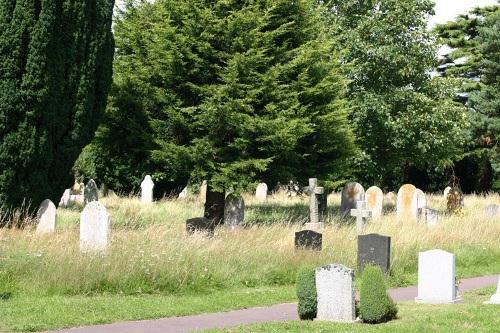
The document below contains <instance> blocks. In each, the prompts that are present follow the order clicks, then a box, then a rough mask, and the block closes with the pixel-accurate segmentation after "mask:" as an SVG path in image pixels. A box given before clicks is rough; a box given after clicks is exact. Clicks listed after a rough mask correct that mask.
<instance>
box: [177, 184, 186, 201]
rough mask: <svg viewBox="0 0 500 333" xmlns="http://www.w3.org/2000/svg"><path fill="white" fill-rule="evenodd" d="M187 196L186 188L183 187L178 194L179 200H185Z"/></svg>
mask: <svg viewBox="0 0 500 333" xmlns="http://www.w3.org/2000/svg"><path fill="white" fill-rule="evenodd" d="M187 196H188V187H187V186H186V187H184V189H183V190H182V192H181V193H179V199H185V198H187Z"/></svg>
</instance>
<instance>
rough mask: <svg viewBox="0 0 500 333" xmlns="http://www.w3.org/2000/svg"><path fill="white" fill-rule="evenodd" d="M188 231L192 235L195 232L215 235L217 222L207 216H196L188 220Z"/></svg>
mask: <svg viewBox="0 0 500 333" xmlns="http://www.w3.org/2000/svg"><path fill="white" fill-rule="evenodd" d="M186 231H187V233H188V235H192V234H194V233H195V232H201V233H206V234H208V235H209V236H213V234H214V231H215V223H214V221H210V220H209V219H207V218H206V217H195V218H192V219H188V220H187V221H186Z"/></svg>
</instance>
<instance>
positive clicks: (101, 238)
mask: <svg viewBox="0 0 500 333" xmlns="http://www.w3.org/2000/svg"><path fill="white" fill-rule="evenodd" d="M110 242H111V217H110V216H109V215H108V212H107V211H106V207H104V205H103V204H101V203H100V202H98V201H92V202H89V203H88V204H87V205H86V206H85V208H84V209H83V211H82V213H81V214H80V251H82V252H103V251H106V249H107V248H108V246H109V243H110Z"/></svg>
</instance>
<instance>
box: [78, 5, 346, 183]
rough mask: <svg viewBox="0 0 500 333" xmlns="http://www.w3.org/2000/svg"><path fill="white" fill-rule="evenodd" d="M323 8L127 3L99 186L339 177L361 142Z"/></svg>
mask: <svg viewBox="0 0 500 333" xmlns="http://www.w3.org/2000/svg"><path fill="white" fill-rule="evenodd" d="M320 9H321V7H320V6H318V5H316V4H315V3H314V1H312V0H300V1H294V2H290V1H286V0H255V1H248V2H241V1H221V0H219V1H205V0H195V1H187V0H182V1H174V0H161V1H156V2H154V3H149V2H145V1H128V2H127V6H126V10H125V11H124V12H123V13H122V14H121V15H119V17H118V19H117V21H116V25H115V38H116V44H117V52H116V57H115V77H114V85H113V90H112V97H111V98H110V106H109V108H108V110H107V115H108V117H106V119H105V122H104V124H103V125H102V127H101V128H100V129H99V131H98V134H97V137H96V140H95V141H94V142H93V146H94V147H93V148H92V149H89V152H91V154H90V155H88V156H90V157H91V158H92V159H93V160H94V162H93V163H95V164H96V168H95V170H97V173H98V178H100V179H108V181H109V182H111V183H110V184H108V185H109V186H110V187H111V188H113V187H115V186H121V187H122V188H124V189H125V188H129V189H130V187H131V186H132V184H125V183H124V181H123V180H124V179H126V178H131V179H135V177H136V176H135V174H134V171H136V170H138V171H137V173H142V174H144V173H146V171H147V172H148V173H149V172H150V173H152V175H153V178H154V180H155V182H158V183H163V184H167V185H166V186H167V187H168V186H170V187H180V186H181V185H182V184H185V182H187V181H188V180H190V181H192V182H201V180H203V179H206V180H208V181H209V184H210V185H211V186H212V187H213V188H214V189H215V190H216V191H218V192H220V191H222V189H226V190H230V191H235V192H238V191H242V190H244V189H246V188H248V187H249V186H251V185H253V184H254V183H255V182H257V181H259V180H265V181H267V182H268V183H276V182H277V181H281V182H282V183H287V182H288V181H289V180H290V179H298V178H300V179H301V180H306V179H307V178H308V177H310V176H315V177H319V178H324V179H325V180H328V179H332V180H334V179H336V178H339V177H341V176H340V175H341V171H339V170H342V169H344V168H343V167H344V166H346V165H347V157H348V156H349V155H351V154H352V152H353V151H354V144H353V136H352V133H351V130H350V127H349V125H348V123H347V107H346V102H345V100H344V97H345V96H344V95H345V88H346V81H345V79H344V78H343V76H342V72H341V70H340V63H339V56H338V53H337V52H336V51H335V50H334V46H335V43H336V41H335V39H334V36H333V35H331V33H330V31H329V28H328V25H327V22H325V20H324V19H323V18H322V15H321V14H322V13H321V10H320ZM145 27H146V28H145ZM114 127H119V128H120V130H119V131H118V132H116V131H114V130H112V129H113V128H114ZM135 132H137V133H138V134H137V136H136V137H134V138H133V139H125V138H126V137H127V136H126V135H125V134H126V133H132V136H133V133H135ZM111 142H113V143H114V145H113V147H112V148H111V147H109V144H110V143H111ZM100 156H103V157H105V158H102V159H101V158H100ZM82 159H84V158H82ZM106 160H108V161H112V163H113V164H115V167H116V168H111V167H108V166H106V165H104V161H106ZM135 161H141V163H139V165H138V167H137V168H133V167H132V166H128V167H127V166H126V165H130V164H129V163H131V162H132V165H133V166H135V164H134V162H135ZM86 165H91V163H87V164H86ZM77 171H78V172H80V173H83V174H90V173H91V172H92V171H93V169H92V168H87V167H86V166H85V165H84V164H83V163H82V164H80V166H79V167H77ZM130 174H132V177H129V175H130Z"/></svg>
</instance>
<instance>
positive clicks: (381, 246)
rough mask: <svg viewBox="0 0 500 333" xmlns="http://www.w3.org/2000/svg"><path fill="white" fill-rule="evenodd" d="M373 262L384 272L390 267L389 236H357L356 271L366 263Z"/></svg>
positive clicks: (361, 268)
mask: <svg viewBox="0 0 500 333" xmlns="http://www.w3.org/2000/svg"><path fill="white" fill-rule="evenodd" d="M368 264H375V265H377V266H379V267H380V268H381V269H382V271H384V273H386V274H387V273H388V272H389V269H390V268H391V237H387V236H383V235H378V234H369V235H362V236H358V271H359V272H362V271H363V269H364V268H365V266H366V265H368Z"/></svg>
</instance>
